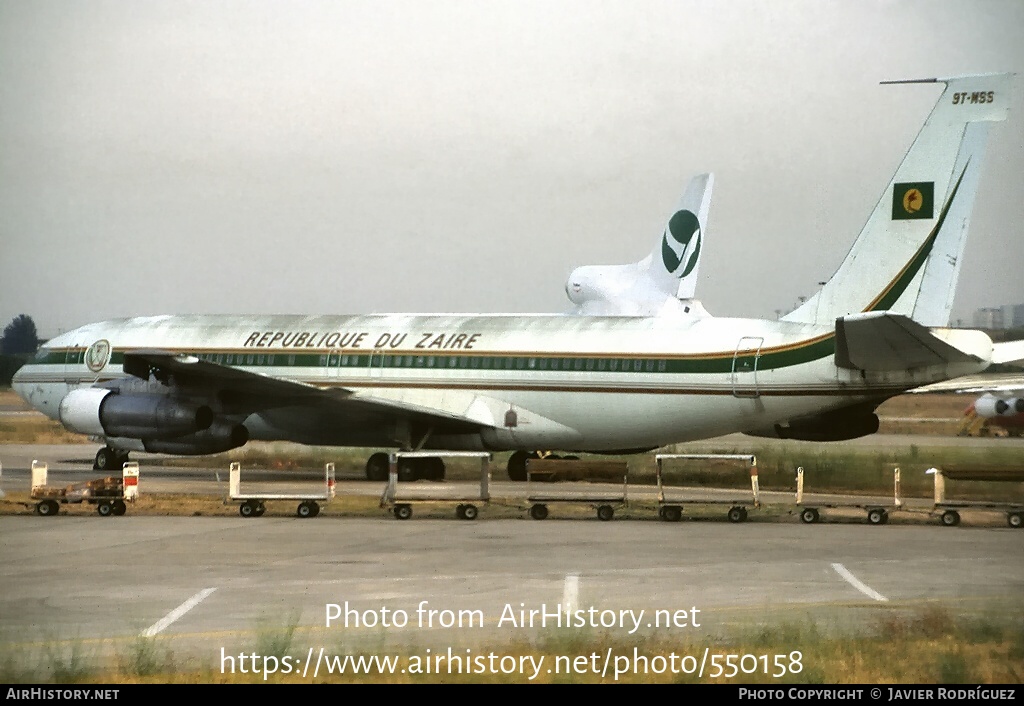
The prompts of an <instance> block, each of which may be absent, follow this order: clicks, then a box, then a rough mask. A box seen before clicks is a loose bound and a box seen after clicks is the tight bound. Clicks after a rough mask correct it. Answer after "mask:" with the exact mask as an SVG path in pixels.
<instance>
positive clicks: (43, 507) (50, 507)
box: [36, 500, 60, 517]
mask: <svg viewBox="0 0 1024 706" xmlns="http://www.w3.org/2000/svg"><path fill="white" fill-rule="evenodd" d="M58 512H60V505H58V504H57V501H56V500H40V501H39V502H38V503H36V514H37V515H42V516H43V517H52V516H53V515H56V514H57V513H58Z"/></svg>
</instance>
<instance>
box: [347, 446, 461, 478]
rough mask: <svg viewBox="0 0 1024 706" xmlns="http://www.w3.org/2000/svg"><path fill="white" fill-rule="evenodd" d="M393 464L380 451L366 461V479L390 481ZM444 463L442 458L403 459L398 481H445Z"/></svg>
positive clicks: (399, 465) (400, 464)
mask: <svg viewBox="0 0 1024 706" xmlns="http://www.w3.org/2000/svg"><path fill="white" fill-rule="evenodd" d="M390 468H391V462H390V460H389V458H388V455H387V454H386V453H384V452H383V451H379V452H377V453H375V454H373V455H372V456H370V458H369V459H367V461H366V479H367V480H373V481H383V480H387V479H388V472H389V471H390ZM444 472H445V468H444V461H442V460H441V459H440V458H436V457H434V458H403V459H400V460H399V461H398V480H400V481H403V482H408V481H411V480H421V479H422V480H444Z"/></svg>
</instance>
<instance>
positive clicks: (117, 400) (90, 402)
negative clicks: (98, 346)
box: [60, 387, 213, 439]
mask: <svg viewBox="0 0 1024 706" xmlns="http://www.w3.org/2000/svg"><path fill="white" fill-rule="evenodd" d="M60 421H61V423H62V424H63V425H64V426H66V427H67V428H68V429H70V430H71V431H74V432H78V433H79V434H89V435H91V436H117V437H128V438H133V439H149V438H152V439H166V438H174V437H179V436H183V435H185V434H194V433H196V432H201V431H203V430H204V429H208V428H209V427H210V425H211V424H212V423H213V410H211V409H210V408H209V407H207V406H205V405H198V406H197V405H190V404H187V403H184V402H179V401H178V400H174V399H171V398H170V397H167V396H166V395H145V394H127V395H119V394H116V393H114V392H113V391H112V390H107V389H104V388H97V387H90V388H86V389H82V390H72V391H71V392H69V393H68V394H67V395H65V396H64V399H63V400H61V403H60Z"/></svg>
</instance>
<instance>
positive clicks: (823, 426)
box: [744, 405, 878, 441]
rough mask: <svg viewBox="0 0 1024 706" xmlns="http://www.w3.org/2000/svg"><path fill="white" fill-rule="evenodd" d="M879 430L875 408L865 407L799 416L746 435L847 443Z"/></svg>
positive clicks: (748, 432)
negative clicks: (849, 440)
mask: <svg viewBox="0 0 1024 706" xmlns="http://www.w3.org/2000/svg"><path fill="white" fill-rule="evenodd" d="M877 431H878V415H876V414H875V413H874V407H873V406H872V407H865V406H863V405H861V406H857V407H850V408H847V409H837V410H835V411H832V412H825V413H824V414H818V415H814V416H812V417H797V418H796V419H790V420H789V421H788V422H786V424H785V425H783V424H775V425H773V426H772V427H770V428H768V429H756V430H754V431H747V432H744V433H745V434H747V435H748V436H761V437H767V438H770V439H796V440H798V441H846V440H848V439H857V438H859V437H862V436H868V435H870V434H874V433H875V432H877Z"/></svg>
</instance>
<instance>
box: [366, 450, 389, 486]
mask: <svg viewBox="0 0 1024 706" xmlns="http://www.w3.org/2000/svg"><path fill="white" fill-rule="evenodd" d="M389 464H390V461H389V459H388V455H387V454H386V453H384V452H382V451H378V452H377V453H375V454H371V456H370V458H368V459H366V480H387V479H388V467H389Z"/></svg>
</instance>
